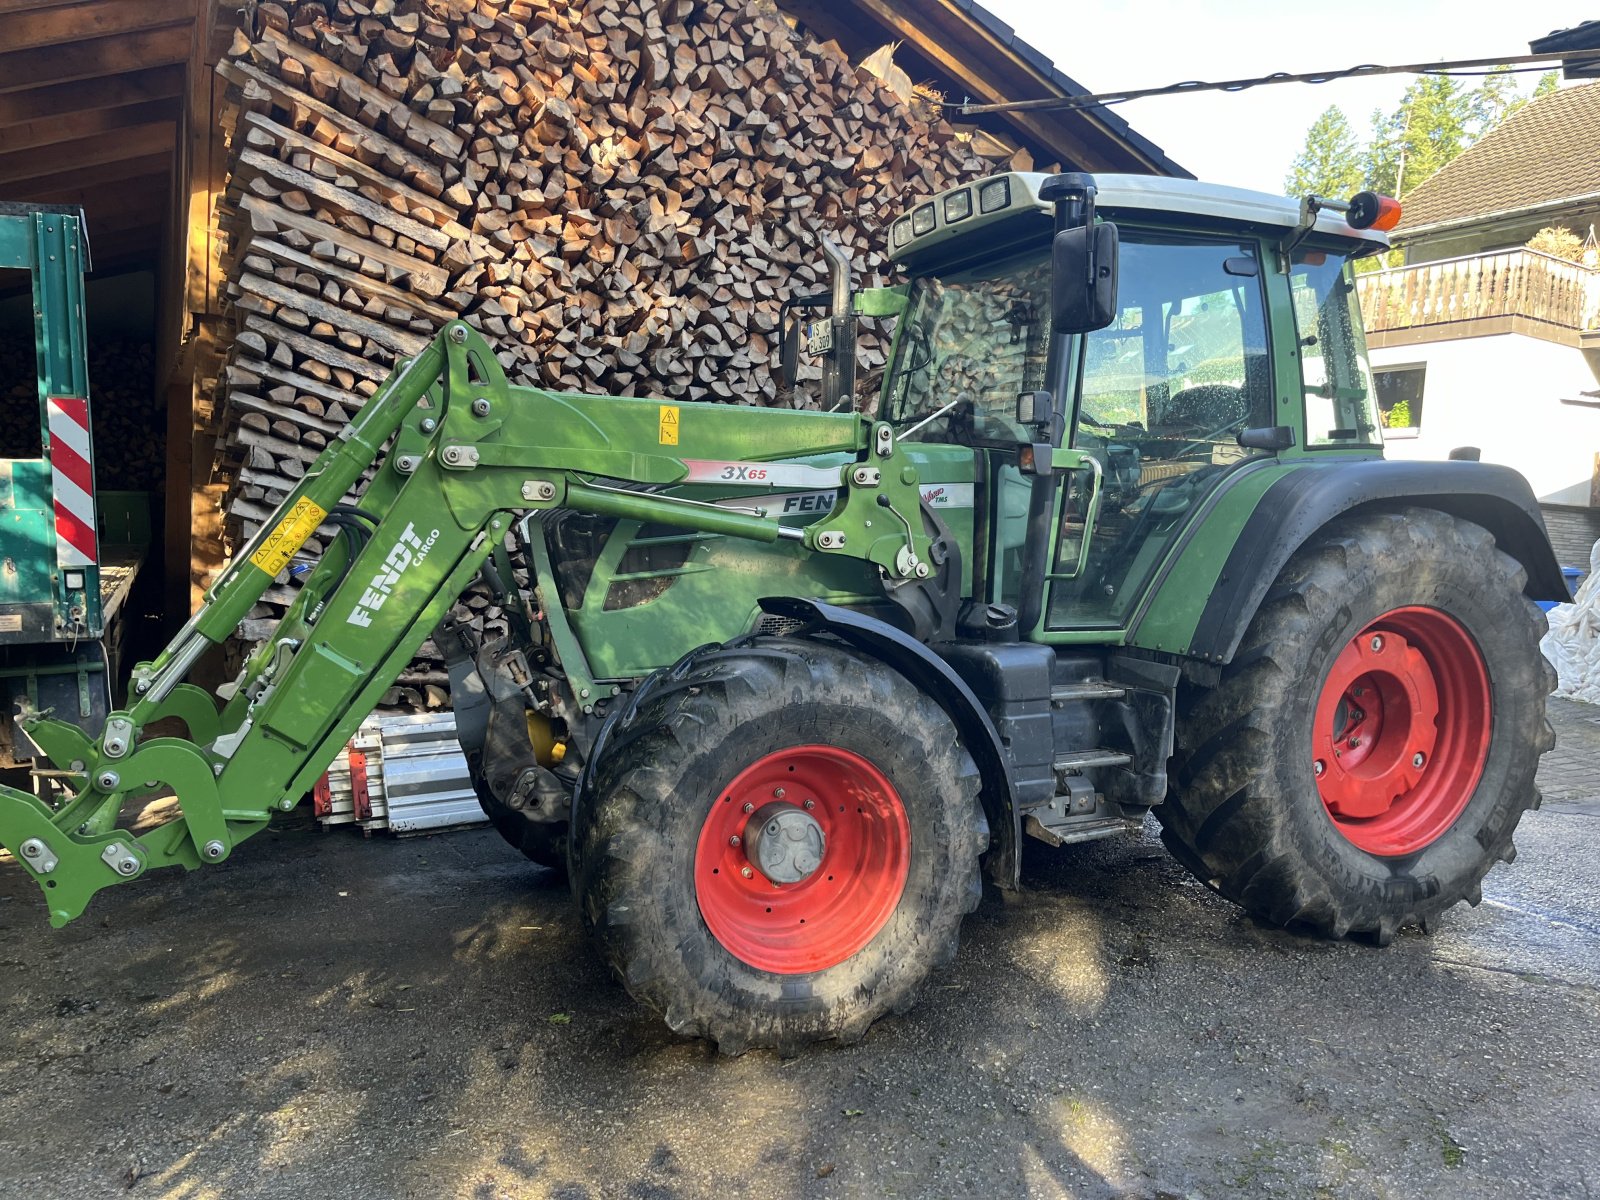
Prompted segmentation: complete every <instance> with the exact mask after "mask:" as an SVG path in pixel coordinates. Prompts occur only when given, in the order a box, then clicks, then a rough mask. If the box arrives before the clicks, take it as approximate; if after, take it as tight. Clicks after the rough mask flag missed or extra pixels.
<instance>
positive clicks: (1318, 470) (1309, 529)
mask: <svg viewBox="0 0 1600 1200" xmlns="http://www.w3.org/2000/svg"><path fill="white" fill-rule="evenodd" d="M1406 506H1416V507H1420V508H1432V509H1437V510H1439V511H1440V512H1446V513H1449V514H1450V515H1451V516H1455V517H1460V518H1461V519H1462V520H1466V521H1471V522H1473V523H1474V524H1477V525H1481V526H1483V527H1484V528H1485V529H1487V530H1488V531H1489V532H1490V533H1491V534H1493V535H1494V539H1495V542H1496V544H1497V545H1498V546H1499V548H1500V549H1501V550H1503V551H1504V552H1505V553H1507V554H1509V555H1511V557H1512V558H1514V559H1516V560H1517V561H1518V562H1519V563H1521V564H1522V567H1523V569H1524V570H1525V571H1526V572H1527V577H1528V579H1527V584H1526V586H1525V587H1524V593H1525V594H1526V595H1527V596H1528V597H1529V598H1530V599H1533V600H1561V601H1566V600H1570V599H1571V596H1570V594H1569V592H1568V590H1567V584H1566V580H1565V579H1564V578H1563V577H1562V575H1561V568H1560V566H1559V564H1557V562H1556V557H1555V552H1554V551H1553V550H1552V549H1551V548H1550V536H1549V534H1548V533H1547V532H1546V530H1545V525H1544V517H1543V515H1542V514H1541V513H1540V511H1539V504H1538V501H1537V500H1535V499H1534V496H1533V492H1532V490H1531V489H1530V488H1529V487H1528V482H1527V480H1526V479H1524V478H1523V477H1522V476H1521V475H1520V474H1519V473H1518V472H1516V471H1515V470H1513V469H1511V468H1510V467H1504V466H1497V465H1493V464H1490V463H1476V462H1392V461H1386V460H1383V459H1365V460H1357V461H1349V460H1345V461H1343V462H1337V463H1333V462H1330V463H1325V464H1306V465H1305V466H1303V467H1300V468H1299V469H1297V470H1294V471H1291V472H1289V473H1288V474H1285V475H1283V476H1282V477H1280V478H1279V479H1278V480H1276V481H1275V482H1274V483H1273V484H1272V485H1271V486H1270V487H1268V488H1267V489H1266V490H1265V492H1264V493H1263V494H1262V496H1261V498H1260V500H1259V502H1258V503H1257V504H1256V506H1255V508H1254V510H1253V511H1252V512H1251V513H1250V515H1249V516H1248V517H1247V518H1246V519H1245V521H1244V523H1243V525H1242V526H1241V527H1240V529H1239V532H1238V536H1237V537H1236V538H1235V539H1234V540H1233V544H1232V547H1231V549H1230V550H1229V552H1228V554H1227V557H1226V560H1225V561H1224V562H1223V565H1222V569H1221V572H1220V574H1218V575H1216V576H1215V583H1214V585H1213V586H1212V588H1211V591H1210V593H1209V595H1208V596H1207V598H1206V601H1205V603H1204V606H1203V607H1202V609H1201V612H1200V614H1199V618H1198V620H1196V621H1195V622H1194V625H1193V629H1192V632H1191V634H1190V637H1189V641H1188V644H1187V646H1186V647H1184V648H1183V649H1181V650H1179V653H1183V654H1187V655H1189V656H1191V657H1194V658H1199V659H1202V660H1204V661H1206V662H1213V663H1225V662H1229V661H1231V659H1232V658H1233V655H1234V652H1235V650H1237V649H1238V646H1239V642H1240V641H1241V639H1242V638H1243V637H1244V634H1245V630H1246V629H1247V628H1248V626H1249V624H1250V621H1251V618H1253V617H1254V616H1255V613H1256V609H1257V608H1258V607H1259V606H1260V604H1261V601H1262V599H1263V598H1264V597H1265V596H1266V594H1267V590H1268V589H1269V588H1270V587H1271V586H1272V583H1273V581H1274V580H1275V579H1276V578H1277V577H1278V573H1279V572H1280V571H1282V570H1283V567H1284V564H1285V563H1287V562H1288V561H1289V558H1290V556H1291V555H1293V554H1294V553H1295V551H1296V550H1298V549H1300V547H1301V546H1303V545H1305V544H1306V542H1308V541H1309V540H1310V539H1311V538H1312V537H1313V536H1315V535H1316V533H1317V531H1318V530H1320V529H1322V528H1323V526H1325V525H1326V524H1327V523H1328V522H1329V521H1332V520H1334V519H1335V518H1337V517H1340V516H1343V515H1345V514H1347V513H1355V512H1364V511H1374V510H1376V511H1384V510H1394V509H1397V508H1402V507H1406ZM1203 541H1204V539H1200V538H1193V539H1191V540H1190V541H1189V542H1188V545H1186V547H1185V550H1184V551H1183V552H1181V553H1180V554H1179V556H1178V558H1177V559H1176V560H1175V562H1174V564H1173V566H1172V569H1171V570H1170V571H1169V572H1167V574H1166V577H1165V579H1164V581H1162V583H1158V585H1157V586H1158V587H1161V586H1163V584H1164V587H1165V588H1166V589H1173V588H1174V587H1175V586H1177V584H1178V581H1181V580H1183V579H1184V578H1185V577H1186V576H1188V577H1189V578H1193V579H1200V578H1204V577H1206V573H1205V572H1204V571H1203V568H1202V567H1201V564H1199V563H1198V562H1195V561H1189V558H1190V550H1191V549H1193V548H1194V547H1195V546H1196V545H1197V544H1199V543H1201V542H1203ZM1211 569H1212V570H1215V567H1214V566H1213V567H1212V568H1211ZM1180 590H1187V589H1180ZM1173 598H1174V600H1175V599H1176V594H1175V593H1174V597H1173ZM1163 599H1164V598H1163V597H1162V596H1160V595H1158V596H1157V597H1156V599H1155V601H1154V602H1153V603H1152V604H1151V605H1150V607H1149V609H1148V610H1147V611H1146V613H1145V614H1144V615H1143V617H1141V620H1140V622H1139V623H1138V624H1136V625H1135V626H1134V627H1133V628H1132V629H1130V630H1129V636H1128V640H1129V641H1130V642H1131V643H1134V644H1139V630H1140V626H1141V625H1144V624H1145V622H1146V621H1149V622H1151V623H1152V625H1158V624H1160V623H1161V620H1160V619H1159V618H1161V617H1162V616H1163V615H1165V616H1167V617H1170V614H1161V613H1160V612H1159V610H1160V609H1161V607H1162V605H1163ZM1167 648H1169V649H1170V648H1171V647H1170V645H1169V646H1168V647H1167Z"/></svg>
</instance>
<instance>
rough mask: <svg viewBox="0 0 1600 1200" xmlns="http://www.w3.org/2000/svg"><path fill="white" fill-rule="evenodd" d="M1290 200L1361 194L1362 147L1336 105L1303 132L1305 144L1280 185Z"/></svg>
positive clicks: (1348, 121)
mask: <svg viewBox="0 0 1600 1200" xmlns="http://www.w3.org/2000/svg"><path fill="white" fill-rule="evenodd" d="M1283 187H1284V191H1285V192H1286V193H1287V194H1289V195H1291V196H1304V195H1307V194H1314V195H1318V196H1333V197H1338V198H1344V197H1347V196H1350V195H1351V194H1353V193H1355V192H1359V191H1360V190H1361V147H1360V146H1359V145H1358V144H1357V142H1356V135H1355V131H1354V130H1353V129H1351V128H1350V119H1349V118H1348V117H1346V116H1345V115H1344V110H1343V109H1341V108H1340V107H1339V106H1338V105H1333V106H1332V107H1330V108H1329V109H1327V110H1326V111H1325V112H1324V113H1323V114H1322V115H1321V116H1320V117H1318V118H1317V119H1316V120H1315V121H1313V122H1312V124H1311V128H1310V129H1309V130H1307V131H1306V144H1305V146H1304V148H1303V149H1301V151H1300V154H1299V156H1298V157H1296V158H1295V160H1294V162H1293V163H1291V164H1290V166H1289V174H1288V175H1287V176H1286V177H1285V178H1284V181H1283Z"/></svg>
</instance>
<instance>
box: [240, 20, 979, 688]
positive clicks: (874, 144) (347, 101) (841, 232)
mask: <svg viewBox="0 0 1600 1200" xmlns="http://www.w3.org/2000/svg"><path fill="white" fill-rule="evenodd" d="M874 59H875V60H878V59H884V60H885V61H886V56H882V55H877V56H874ZM880 66H881V64H879V63H876V62H875V63H874V69H875V70H877V73H876V74H875V73H874V72H873V70H868V69H865V68H862V67H857V66H854V65H852V64H851V63H850V62H849V61H848V60H847V59H846V57H845V56H844V55H843V54H842V53H841V52H840V50H839V49H838V48H837V47H836V46H835V45H833V44H832V43H827V44H819V43H817V42H815V41H813V40H810V39H808V38H807V37H805V36H803V35H801V34H799V33H797V32H796V31H795V30H794V29H793V28H791V27H790V25H789V24H787V23H786V21H785V20H784V18H783V17H782V16H781V15H780V14H779V12H778V11H777V10H776V9H775V8H774V7H773V6H772V5H771V4H770V3H762V2H757V3H735V2H726V0H642V2H641V0H626V2H625V0H583V2H579V3H556V2H555V0H277V2H266V3H260V4H256V5H254V6H253V7H252V8H251V10H250V13H249V15H248V20H247V23H246V26H245V31H244V32H241V33H240V34H239V35H238V36H237V38H236V39H235V43H234V45H233V47H232V50H231V52H230V54H229V56H228V58H227V59H226V60H225V61H224V62H223V63H222V64H221V66H220V67H219V71H220V72H221V74H222V75H223V76H224V78H225V79H226V80H227V81H228V84H229V85H230V89H229V94H230V101H231V103H230V106H229V110H228V127H227V132H228V134H229V137H230V144H231V156H232V157H231V164H232V167H231V169H232V178H231V185H230V188H229V191H228V194H227V198H226V202H225V204H224V207H223V211H222V212H221V213H220V214H219V219H220V222H221V225H222V227H223V228H224V230H225V231H226V232H227V234H228V239H229V257H228V263H227V265H228V270H229V278H230V288H229V293H230V297H231V300H232V305H233V310H234V315H235V324H236V327H237V333H236V335H235V338H234V342H233V347H232V350H231V353H230V355H229V358H228V361H227V365H226V368H225V370H224V372H223V378H222V380H221V385H222V395H221V397H220V402H219V403H218V404H217V405H216V407H215V420H216V423H217V429H216V430H215V432H216V433H217V434H218V446H219V453H220V455H221V456H222V457H221V459H220V460H219V463H218V464H217V466H218V478H219V480H223V481H226V482H227V484H228V485H229V487H228V492H227V498H226V506H227V513H228V518H229V521H230V528H231V533H232V536H233V537H234V539H235V545H238V544H242V542H241V539H243V538H246V537H248V536H249V535H250V534H251V533H253V532H254V530H255V529H256V528H257V527H258V525H259V524H260V523H261V522H262V521H263V520H264V519H265V518H266V516H267V515H268V514H269V513H270V511H271V510H272V508H273V507H274V505H275V504H276V503H277V502H278V500H279V499H280V498H281V497H282V496H283V495H284V493H285V492H286V491H287V490H288V489H289V488H291V487H292V486H293V485H294V483H295V481H296V480H298V479H299V478H300V477H301V476H302V475H303V474H304V473H305V470H306V467H307V465H308V464H309V463H311V462H312V461H313V460H314V459H315V458H316V456H317V454H318V453H319V452H320V451H321V450H322V448H323V446H324V445H326V443H327V441H328V439H329V438H330V437H332V436H333V435H334V434H335V432H336V431H337V430H338V429H339V428H340V426H341V425H342V424H343V423H344V422H345V421H346V420H347V419H348V418H349V417H350V416H351V414H352V413H354V412H355V411H356V410H357V409H359V408H360V406H361V405H362V403H363V402H364V401H365V400H366V398H367V397H368V396H370V395H371V394H372V393H373V391H374V390H375V389H376V387H377V386H378V384H379V382H380V381H381V380H382V378H383V377H384V375H385V374H386V373H387V371H388V370H389V368H390V366H391V365H392V364H393V362H394V361H395V360H396V359H397V358H398V357H403V356H406V355H409V354H411V353H413V352H414V351H415V350H416V349H417V348H418V347H419V346H420V345H421V344H422V343H423V341H424V340H425V339H426V338H427V337H428V336H429V335H430V333H431V332H432V330H433V329H434V328H436V327H437V325H438V324H439V323H440V322H442V321H444V320H446V319H448V318H450V317H453V316H455V315H458V314H464V315H465V316H466V318H467V319H468V320H469V321H471V322H472V323H473V324H474V325H475V326H476V327H478V328H479V329H480V330H482V332H483V333H484V334H485V335H487V336H488V337H489V338H490V340H491V341H492V342H493V343H494V344H495V346H496V348H497V353H498V356H499V358H500V361H501V362H502V363H503V364H504V366H505V368H506V370H507V372H508V373H509V374H510V376H511V377H512V378H513V380H515V381H517V382H522V383H527V384H531V385H536V386H544V387H549V388H560V389H564V390H574V391H587V392H602V393H610V394H619V395H660V396H664V397H672V398H682V399H686V400H700V399H710V400H723V401H731V402H740V403H771V402H773V401H774V400H776V399H778V386H777V358H778V336H777V333H778V330H777V322H778V309H779V304H780V303H781V301H782V300H783V299H785V298H786V297H788V296H790V295H793V294H798V293H807V292H814V291H819V290H822V288H823V287H824V286H825V282H826V278H825V275H826V273H825V269H824V266H823V260H822V257H821V254H820V253H819V249H818V246H819V238H820V237H821V236H823V235H826V236H828V237H830V238H832V239H834V240H835V241H837V242H838V243H839V244H840V245H842V246H843V247H845V248H846V250H847V251H848V252H849V253H850V254H851V256H852V258H853V260H854V264H855V268H856V271H857V277H858V279H859V280H861V281H862V282H865V283H873V282H882V281H883V279H884V276H885V275H886V272H887V270H888V263H887V260H886V256H885V254H884V250H883V247H884V233H885V231H886V229H887V225H888V223H889V221H890V220H891V219H892V218H893V217H894V216H895V215H897V214H898V213H899V212H900V211H902V209H903V207H904V206H905V205H906V204H907V203H908V202H909V201H910V200H911V199H913V198H915V197H918V196H922V195H926V194H928V193H930V192H932V191H935V190H937V189H940V188H943V187H947V186H950V185H951V184H953V183H955V182H959V181H961V180H964V179H970V178H973V177H976V176H979V175H982V174H986V173H988V172H991V171H993V170H996V169H1002V168H1003V166H1004V159H1005V158H1007V157H1010V156H1011V151H1009V150H1008V149H1006V148H1004V147H1001V146H999V144H998V143H996V142H994V141H993V140H992V139H987V138H984V137H983V136H982V135H978V136H977V137H976V138H975V137H974V136H972V135H970V134H969V133H966V132H963V131H959V130H957V129H955V128H953V127H951V126H949V125H947V124H944V123H942V122H940V121H938V120H936V119H934V120H930V119H929V114H928V113H925V112H919V111H917V109H916V108H915V107H914V106H913V105H911V104H908V103H907V102H906V101H905V100H903V99H902V98H901V95H900V94H897V93H896V91H894V90H891V88H890V87H889V86H887V85H886V84H884V83H882V82H880V79H879V75H880V74H884V72H883V71H882V70H881V69H879V68H880ZM885 77H886V78H888V76H887V75H885ZM902 78H903V76H902ZM900 92H901V94H903V92H904V89H903V88H901V89H900ZM985 155H987V157H985ZM885 352H886V344H885V342H884V340H883V339H882V338H881V337H880V336H879V334H878V333H877V332H876V331H873V330H864V331H863V334H862V337H861V340H860V356H859V362H860V366H861V369H862V371H863V373H864V375H866V376H867V377H869V378H870V377H871V374H872V372H874V370H875V369H880V368H881V367H882V365H883V362H884V359H885ZM783 399H784V401H785V402H789V403H795V404H803V405H810V404H814V403H815V401H814V400H813V399H811V398H810V397H809V395H807V394H803V393H796V395H795V396H794V397H792V398H791V397H784V398H783ZM319 550H320V545H319V544H317V543H316V542H313V543H312V544H308V546H307V552H308V553H310V554H313V555H314V554H316V553H317V552H318V551H319ZM292 588H293V583H292V581H291V580H290V579H289V578H287V577H283V578H280V580H279V581H278V585H277V586H276V587H275V588H274V589H273V590H272V592H271V593H269V595H268V597H267V598H266V602H265V603H264V604H263V605H261V606H259V607H258V608H257V610H256V611H255V612H254V613H253V614H252V620H253V621H254V622H261V623H262V624H259V625H256V624H249V625H247V626H246V628H245V630H244V633H245V635H246V636H250V635H252V634H255V635H259V634H261V633H263V632H264V631H265V622H266V621H267V620H268V619H269V618H271V617H273V616H274V615H275V614H276V613H277V612H279V611H281V609H282V607H283V605H284V604H286V603H287V602H288V601H289V600H290V598H291V597H292V594H293V592H292ZM473 603H474V598H472V597H469V598H468V599H467V604H468V605H469V606H471V605H472V604H473ZM472 616H473V620H474V622H475V623H477V624H479V625H480V626H484V625H487V627H489V628H490V629H491V630H493V629H495V628H497V627H503V624H504V623H503V620H501V619H500V617H499V615H498V614H497V613H495V612H493V611H491V610H489V609H488V608H487V606H486V602H485V603H484V604H481V605H480V606H479V607H478V608H477V609H475V610H473V612H472ZM406 686H408V687H409V688H410V689H411V693H412V694H411V695H409V696H403V697H400V699H404V700H410V699H414V698H417V697H420V698H421V699H422V701H423V702H425V703H426V702H427V701H428V700H429V699H430V697H431V698H432V699H434V700H436V701H437V700H442V696H431V693H430V692H429V691H428V689H430V688H442V687H443V679H442V675H441V674H440V672H439V670H438V668H437V666H436V665H435V664H433V663H432V662H430V661H427V660H426V658H425V659H424V660H423V661H422V662H419V663H418V664H417V665H416V669H415V670H414V671H413V672H412V675H411V677H410V680H409V682H408V683H407V685H406ZM390 699H395V697H393V696H391V697H390Z"/></svg>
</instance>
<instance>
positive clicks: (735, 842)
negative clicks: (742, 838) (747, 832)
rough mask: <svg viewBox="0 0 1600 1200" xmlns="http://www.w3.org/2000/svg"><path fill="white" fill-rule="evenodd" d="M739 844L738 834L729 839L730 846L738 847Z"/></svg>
mask: <svg viewBox="0 0 1600 1200" xmlns="http://www.w3.org/2000/svg"><path fill="white" fill-rule="evenodd" d="M738 844H739V835H738V834H737V833H736V834H734V835H733V836H732V837H731V838H729V839H728V845H730V846H737V845H738Z"/></svg>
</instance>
